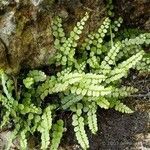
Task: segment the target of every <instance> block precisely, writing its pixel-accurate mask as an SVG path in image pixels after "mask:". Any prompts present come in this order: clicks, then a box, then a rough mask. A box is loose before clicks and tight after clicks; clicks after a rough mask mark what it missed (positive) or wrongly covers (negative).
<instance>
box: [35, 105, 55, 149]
mask: <svg viewBox="0 0 150 150" xmlns="http://www.w3.org/2000/svg"><path fill="white" fill-rule="evenodd" d="M52 109H53V106H51V105H50V106H48V107H47V108H45V110H44V112H43V115H42V116H41V123H40V125H39V126H38V128H37V130H38V131H39V132H40V133H41V149H42V150H45V149H47V148H48V146H49V144H50V134H49V132H50V130H51V127H52Z"/></svg>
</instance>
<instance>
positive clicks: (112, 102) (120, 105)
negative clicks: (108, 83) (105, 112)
mask: <svg viewBox="0 0 150 150" xmlns="http://www.w3.org/2000/svg"><path fill="white" fill-rule="evenodd" d="M109 102H110V105H111V107H112V108H114V109H115V110H116V111H119V112H121V113H127V114H130V113H133V110H131V109H130V108H129V107H127V106H126V105H125V104H123V103H122V102H120V101H119V100H116V99H110V101H109Z"/></svg>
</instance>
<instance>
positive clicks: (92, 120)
mask: <svg viewBox="0 0 150 150" xmlns="http://www.w3.org/2000/svg"><path fill="white" fill-rule="evenodd" d="M96 112H97V105H96V103H95V102H92V104H91V105H89V110H88V112H87V120H88V126H89V129H90V130H91V132H92V133H93V134H96V132H97V131H98V126H97V115H96Z"/></svg>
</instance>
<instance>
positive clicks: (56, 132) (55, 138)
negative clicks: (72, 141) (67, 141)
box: [50, 120, 64, 150]
mask: <svg viewBox="0 0 150 150" xmlns="http://www.w3.org/2000/svg"><path fill="white" fill-rule="evenodd" d="M63 124H64V123H63V120H58V121H57V123H56V124H54V125H53V133H52V142H51V146H50V149H51V150H57V149H58V146H59V144H60V140H61V138H62V136H63V131H64V128H63Z"/></svg>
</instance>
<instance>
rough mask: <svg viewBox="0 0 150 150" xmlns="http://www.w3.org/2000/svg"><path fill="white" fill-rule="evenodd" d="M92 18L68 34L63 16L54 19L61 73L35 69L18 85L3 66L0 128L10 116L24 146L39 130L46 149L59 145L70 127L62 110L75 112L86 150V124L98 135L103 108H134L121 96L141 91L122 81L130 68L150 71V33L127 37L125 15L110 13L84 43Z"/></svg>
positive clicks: (74, 122)
mask: <svg viewBox="0 0 150 150" xmlns="http://www.w3.org/2000/svg"><path fill="white" fill-rule="evenodd" d="M88 18H89V14H88V13H86V14H85V16H84V17H83V18H82V19H81V21H79V22H77V24H76V26H75V27H74V28H73V30H72V31H71V32H70V34H69V37H66V35H65V33H64V30H63V27H62V19H61V18H59V17H55V18H54V20H53V22H52V29H53V35H54V38H55V41H54V47H55V49H56V50H57V53H56V55H55V57H54V65H55V66H56V67H58V66H59V67H60V68H61V69H62V70H60V71H59V72H58V73H57V74H56V75H51V76H49V75H46V74H45V73H44V72H43V71H39V70H32V71H29V73H28V74H27V75H26V76H25V78H23V79H22V80H23V81H22V83H20V84H16V82H15V80H13V79H12V78H11V77H10V76H8V75H6V74H5V72H4V71H3V70H0V87H1V88H0V89H1V92H0V104H1V107H2V109H1V114H2V121H1V128H2V127H4V126H7V125H8V123H9V122H10V120H11V121H12V122H13V124H14V125H15V127H14V131H13V134H12V137H11V139H10V143H11V142H12V141H13V140H14V139H15V138H16V137H19V140H20V149H27V146H28V136H29V135H30V134H34V133H35V132H38V133H40V135H41V149H43V150H45V149H48V148H50V149H52V150H55V149H58V147H59V143H60V141H61V138H62V136H63V132H64V131H65V130H64V123H63V118H60V116H57V112H60V111H63V112H65V111H67V112H68V111H69V112H72V113H73V115H72V125H73V127H74V132H75V135H76V139H77V141H78V143H79V144H80V146H81V148H82V149H88V148H89V140H88V136H87V134H86V130H85V126H86V125H87V126H88V127H89V129H90V131H91V132H92V133H93V134H96V133H97V131H98V123H97V110H98V108H103V109H115V110H116V111H119V112H122V113H133V110H131V109H130V108H129V107H128V106H126V105H125V104H123V103H122V102H121V98H124V97H129V96H130V95H132V94H133V93H135V92H137V91H138V90H137V89H136V88H134V87H129V86H122V85H121V81H122V78H126V77H127V76H128V73H129V71H130V69H131V68H133V69H137V70H139V71H140V72H142V71H149V66H150V65H149V64H150V61H149V58H150V57H149V55H148V54H147V53H146V52H145V51H144V50H143V46H147V45H148V44H149V43H150V36H149V33H141V34H140V35H137V36H135V37H131V38H129V37H128V38H126V39H122V37H120V36H119V34H118V33H117V32H118V30H119V27H120V25H121V23H122V19H121V18H119V19H118V20H116V21H112V20H111V19H110V18H108V17H107V18H105V19H104V21H103V23H102V24H101V25H100V26H99V28H98V29H97V32H92V33H89V35H88V36H87V38H85V40H84V41H83V43H82V44H81V45H80V46H79V45H78V41H79V39H80V35H81V34H82V32H83V30H84V27H85V24H86V22H87V20H88ZM20 85H21V86H20ZM18 89H21V90H20V91H18ZM51 95H53V96H51ZM54 95H56V98H54ZM47 99H48V100H47ZM45 100H46V102H45ZM9 147H10V145H8V146H7V149H9Z"/></svg>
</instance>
